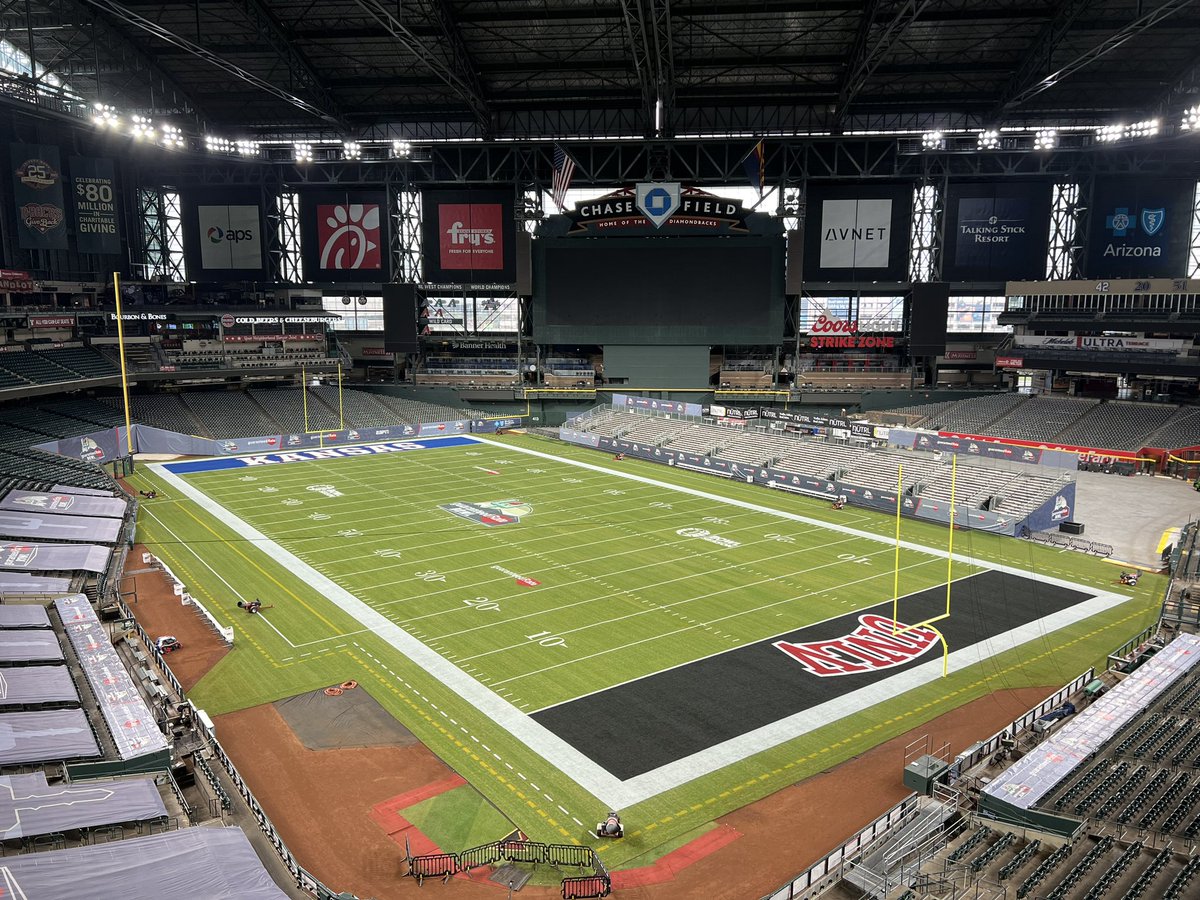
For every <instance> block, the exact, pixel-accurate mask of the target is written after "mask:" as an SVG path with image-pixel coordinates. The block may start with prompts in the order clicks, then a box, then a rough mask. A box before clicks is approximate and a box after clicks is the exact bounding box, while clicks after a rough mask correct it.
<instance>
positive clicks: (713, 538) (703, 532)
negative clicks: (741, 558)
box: [675, 528, 742, 550]
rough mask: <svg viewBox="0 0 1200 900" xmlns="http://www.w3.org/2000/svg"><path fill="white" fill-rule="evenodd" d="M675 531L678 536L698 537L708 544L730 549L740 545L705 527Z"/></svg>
mask: <svg viewBox="0 0 1200 900" xmlns="http://www.w3.org/2000/svg"><path fill="white" fill-rule="evenodd" d="M675 533H676V534H677V535H679V536H680V537H694V538H700V540H702V541H708V542H709V543H710V544H716V545H717V546H718V547H725V548H726V549H730V550H732V549H733V548H734V547H740V546H742V545H741V543H740V542H738V541H734V540H731V539H730V538H726V537H721V536H720V535H719V534H713V533H712V532H711V531H709V530H708V529H707V528H680V529H679V530H678V531H676V532H675Z"/></svg>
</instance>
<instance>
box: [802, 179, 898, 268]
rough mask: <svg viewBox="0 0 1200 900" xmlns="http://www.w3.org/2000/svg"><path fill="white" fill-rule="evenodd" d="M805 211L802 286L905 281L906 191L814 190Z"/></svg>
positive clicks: (862, 187) (874, 186)
mask: <svg viewBox="0 0 1200 900" xmlns="http://www.w3.org/2000/svg"><path fill="white" fill-rule="evenodd" d="M808 210H809V227H808V228H807V229H806V231H805V238H804V242H805V247H804V277H805V279H806V280H809V281H859V280H869V281H907V280H908V232H909V226H910V223H911V221H912V187H911V186H910V185H901V184H896V185H887V184H885V185H879V184H814V185H812V186H811V187H810V188H809V191H808Z"/></svg>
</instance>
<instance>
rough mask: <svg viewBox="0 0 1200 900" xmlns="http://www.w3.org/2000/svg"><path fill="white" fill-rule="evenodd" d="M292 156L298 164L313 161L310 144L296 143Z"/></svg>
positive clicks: (305, 142) (306, 142)
mask: <svg viewBox="0 0 1200 900" xmlns="http://www.w3.org/2000/svg"><path fill="white" fill-rule="evenodd" d="M292 149H293V155H294V156H295V158H296V162H298V163H309V162H312V160H313V152H312V144H310V143H309V142H308V141H296V143H295V145H294V146H293V148H292Z"/></svg>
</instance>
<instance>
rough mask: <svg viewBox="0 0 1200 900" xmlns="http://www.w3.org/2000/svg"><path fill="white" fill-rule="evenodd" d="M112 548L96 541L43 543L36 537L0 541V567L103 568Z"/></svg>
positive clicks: (38, 569) (48, 569) (37, 569)
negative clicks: (6, 541)
mask: <svg viewBox="0 0 1200 900" xmlns="http://www.w3.org/2000/svg"><path fill="white" fill-rule="evenodd" d="M110 556H112V548H110V547H100V546H97V545H96V544H43V543H39V542H38V541H22V542H15V541H14V542H12V543H8V544H0V569H25V570H27V571H30V572H68V571H71V570H72V569H81V570H83V571H86V572H103V571H104V570H105V569H107V568H108V559H109V557H110Z"/></svg>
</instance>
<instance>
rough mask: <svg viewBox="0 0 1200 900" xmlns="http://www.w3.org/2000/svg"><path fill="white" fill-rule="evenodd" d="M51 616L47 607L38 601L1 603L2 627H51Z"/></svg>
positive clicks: (0, 618) (0, 626) (0, 622)
mask: <svg viewBox="0 0 1200 900" xmlns="http://www.w3.org/2000/svg"><path fill="white" fill-rule="evenodd" d="M49 627H50V616H49V615H47V614H46V607H44V606H38V605H37V604H36V603H5V604H3V605H0V628H49Z"/></svg>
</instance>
